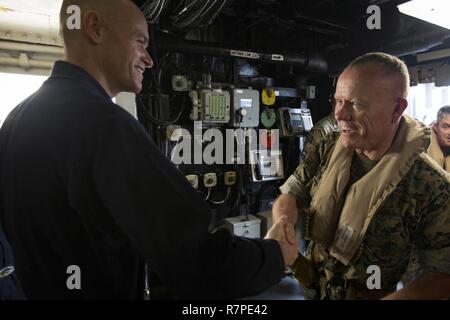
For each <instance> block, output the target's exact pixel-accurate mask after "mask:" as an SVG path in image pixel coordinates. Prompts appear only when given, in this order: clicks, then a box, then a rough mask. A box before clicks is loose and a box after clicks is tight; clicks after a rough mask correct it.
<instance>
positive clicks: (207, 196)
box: [205, 187, 212, 201]
mask: <svg viewBox="0 0 450 320" xmlns="http://www.w3.org/2000/svg"><path fill="white" fill-rule="evenodd" d="M211 189H212V188H211V187H209V188H208V193H207V195H206V198H205V201H208V199H209V197H210V196H211Z"/></svg>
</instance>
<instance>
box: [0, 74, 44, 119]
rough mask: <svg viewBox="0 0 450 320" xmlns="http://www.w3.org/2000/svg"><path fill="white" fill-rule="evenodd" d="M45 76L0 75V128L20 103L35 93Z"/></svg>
mask: <svg viewBox="0 0 450 320" xmlns="http://www.w3.org/2000/svg"><path fill="white" fill-rule="evenodd" d="M47 78H48V77H46V76H35V75H24V74H14V73H0V126H1V125H2V124H3V122H4V121H5V119H6V117H7V116H8V114H9V113H10V112H11V110H12V109H14V108H15V107H16V106H17V105H18V104H19V103H20V102H22V101H23V100H25V99H26V98H27V97H28V96H30V95H31V94H32V93H34V92H35V91H37V90H38V89H39V88H40V87H41V85H42V83H44V81H45V80H47Z"/></svg>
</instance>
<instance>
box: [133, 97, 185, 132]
mask: <svg viewBox="0 0 450 320" xmlns="http://www.w3.org/2000/svg"><path fill="white" fill-rule="evenodd" d="M137 96H138V98H139V102H140V103H141V105H142V108H141V110H142V114H143V115H144V117H145V118H146V119H147V120H149V121H150V122H152V123H153V124H156V125H159V126H170V125H173V124H175V123H176V122H178V121H179V120H180V118H181V116H182V115H183V112H184V109H185V107H186V96H183V103H182V106H181V109H180V111H179V112H178V114H177V115H176V117H175V118H174V119H173V120H167V121H166V120H161V119H158V118H156V117H155V116H154V115H152V114H151V112H150V111H149V110H147V109H146V106H145V104H144V101H142V97H141V95H140V94H138V95H137Z"/></svg>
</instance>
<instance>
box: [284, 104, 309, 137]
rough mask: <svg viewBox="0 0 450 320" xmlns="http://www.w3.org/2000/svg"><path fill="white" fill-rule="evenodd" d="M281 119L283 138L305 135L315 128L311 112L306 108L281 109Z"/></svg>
mask: <svg viewBox="0 0 450 320" xmlns="http://www.w3.org/2000/svg"><path fill="white" fill-rule="evenodd" d="M279 117H280V124H281V136H282V137H292V136H294V137H298V136H301V135H305V134H306V133H308V132H309V131H310V130H311V128H312V127H313V122H312V118H311V112H310V111H309V109H306V108H305V109H303V108H302V109H296V108H280V109H279Z"/></svg>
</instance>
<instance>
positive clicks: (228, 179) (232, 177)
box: [224, 171, 236, 186]
mask: <svg viewBox="0 0 450 320" xmlns="http://www.w3.org/2000/svg"><path fill="white" fill-rule="evenodd" d="M224 183H225V185H226V186H232V185H235V184H236V171H228V172H225V177H224Z"/></svg>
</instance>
